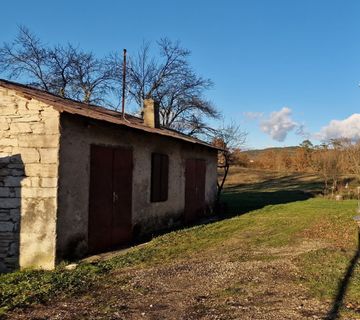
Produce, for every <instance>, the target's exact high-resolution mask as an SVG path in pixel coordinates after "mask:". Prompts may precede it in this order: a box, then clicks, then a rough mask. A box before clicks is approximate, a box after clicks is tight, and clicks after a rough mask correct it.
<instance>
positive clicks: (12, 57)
mask: <svg viewBox="0 0 360 320" xmlns="http://www.w3.org/2000/svg"><path fill="white" fill-rule="evenodd" d="M48 63H49V55H48V51H47V49H46V48H44V45H43V44H42V43H41V41H40V39H39V38H37V37H36V36H35V35H34V34H33V33H31V32H30V30H29V29H27V28H26V27H24V26H20V27H19V33H18V35H17V37H16V38H15V40H14V41H13V42H12V43H4V45H3V46H2V47H1V48H0V71H1V72H8V75H9V77H10V78H18V77H19V76H24V77H26V78H28V79H30V83H29V84H31V85H33V86H37V87H40V88H41V89H44V90H46V91H50V87H49V84H50V74H49V73H48V72H47V69H48Z"/></svg>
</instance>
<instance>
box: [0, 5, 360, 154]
mask: <svg viewBox="0 0 360 320" xmlns="http://www.w3.org/2000/svg"><path fill="white" fill-rule="evenodd" d="M1 11H2V12H3V13H6V15H2V18H1V20H0V30H1V32H0V42H3V41H11V40H12V39H13V38H14V37H15V35H16V33H17V25H19V24H23V25H25V26H27V27H28V28H30V30H32V31H33V32H34V33H36V34H37V35H38V36H39V37H40V38H41V39H42V40H43V41H44V42H47V43H49V44H55V43H67V42H71V43H74V44H78V45H79V46H81V47H82V48H84V49H87V50H92V51H94V52H95V53H96V54H98V55H100V56H101V55H104V54H106V53H108V52H109V51H114V50H119V51H121V50H122V49H123V48H127V49H128V51H129V54H130V55H131V54H132V53H133V52H135V51H136V50H137V49H138V48H139V46H140V45H141V43H142V42H143V41H144V40H146V41H156V40H157V39H159V38H161V37H169V38H170V39H173V40H180V41H181V43H182V45H183V46H184V47H186V48H188V49H190V50H191V51H192V56H191V63H192V65H193V67H194V69H195V70H196V71H197V72H198V73H199V74H201V75H203V76H204V77H209V78H211V79H212V80H213V81H214V83H215V86H214V88H213V89H212V90H211V91H209V92H208V93H207V96H208V97H209V99H210V100H212V101H213V102H214V104H215V105H217V106H218V108H219V109H220V110H221V111H222V113H223V115H224V117H225V119H226V120H228V121H229V120H231V119H232V120H234V121H236V122H238V123H240V124H241V126H242V128H243V129H244V130H246V131H248V132H249V136H248V142H247V146H248V147H250V148H259V147H267V146H283V145H297V144H299V142H301V141H302V140H304V137H310V138H311V140H313V141H315V142H317V139H320V138H322V137H328V138H329V137H335V136H336V135H343V136H346V135H349V136H350V135H352V136H355V137H359V138H360V115H359V113H360V110H359V105H360V87H359V82H360V19H359V17H360V1H356V0H354V1H351V0H347V1H344V0H342V1H340V0H339V1H338V0H327V1H323V0H301V1H300V0H298V1H295V0H286V1H285V0H248V1H243V0H237V1H236V0H233V1H231V0H223V1H210V0H208V1H205V0H198V1H195V0H192V1H188V0H184V1H175V0H174V1H169V0H167V1H164V0H153V1H149V0H133V1H126V2H125V1H110V0H103V1H83V0H78V1H74V0H73V1H68V0H62V1H43V0H38V1H36V0H34V1H20V0H18V1H13V2H10V1H6V2H4V3H2V8H1ZM332 120H338V122H331V121H332ZM324 127H326V128H325V129H322V128H324ZM349 128H350V129H351V130H350V129H349ZM300 129H302V130H300ZM299 131H304V132H305V133H306V134H305V135H299V134H298V133H299ZM296 132H297V133H296Z"/></svg>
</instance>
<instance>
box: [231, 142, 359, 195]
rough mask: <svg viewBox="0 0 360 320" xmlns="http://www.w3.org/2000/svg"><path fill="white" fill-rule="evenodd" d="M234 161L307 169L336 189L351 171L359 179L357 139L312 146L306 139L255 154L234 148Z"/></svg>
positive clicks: (263, 166) (272, 167)
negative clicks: (289, 147) (290, 145)
mask: <svg viewBox="0 0 360 320" xmlns="http://www.w3.org/2000/svg"><path fill="white" fill-rule="evenodd" d="M232 157H233V159H234V160H233V163H234V164H237V165H241V166H244V167H253V168H258V169H264V170H274V171H284V172H308V173H316V174H318V175H319V176H320V177H321V178H322V179H323V181H324V189H325V190H326V191H327V192H329V190H330V191H333V192H336V191H337V190H338V189H339V187H344V186H340V182H342V183H343V184H345V185H346V183H347V181H342V177H343V176H345V175H352V176H353V177H355V179H357V181H358V182H360V141H355V140H350V139H332V140H329V141H327V142H324V143H322V144H321V145H316V146H314V145H313V144H312V143H311V142H310V141H309V140H305V141H303V142H302V143H301V144H300V146H299V147H297V148H292V149H288V148H283V149H280V148H279V149H276V150H272V149H270V150H265V151H263V152H261V153H259V154H258V155H257V156H255V157H250V156H249V155H248V154H247V153H244V152H241V151H240V150H235V151H234V152H233V155H232Z"/></svg>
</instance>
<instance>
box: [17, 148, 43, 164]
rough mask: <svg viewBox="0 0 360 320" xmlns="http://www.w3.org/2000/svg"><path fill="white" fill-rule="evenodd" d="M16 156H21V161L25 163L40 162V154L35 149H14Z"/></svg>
mask: <svg viewBox="0 0 360 320" xmlns="http://www.w3.org/2000/svg"><path fill="white" fill-rule="evenodd" d="M12 152H13V153H14V154H15V153H16V154H20V156H21V159H19V161H20V160H21V161H22V162H24V163H37V162H39V161H40V155H39V152H38V151H37V150H36V149H35V148H13V151H12Z"/></svg>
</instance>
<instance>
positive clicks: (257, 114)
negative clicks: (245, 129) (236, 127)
mask: <svg viewBox="0 0 360 320" xmlns="http://www.w3.org/2000/svg"><path fill="white" fill-rule="evenodd" d="M243 114H244V116H245V118H247V119H249V120H257V119H260V118H262V117H263V115H264V114H263V113H262V112H251V111H248V112H244V113H243Z"/></svg>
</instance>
